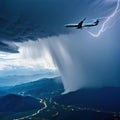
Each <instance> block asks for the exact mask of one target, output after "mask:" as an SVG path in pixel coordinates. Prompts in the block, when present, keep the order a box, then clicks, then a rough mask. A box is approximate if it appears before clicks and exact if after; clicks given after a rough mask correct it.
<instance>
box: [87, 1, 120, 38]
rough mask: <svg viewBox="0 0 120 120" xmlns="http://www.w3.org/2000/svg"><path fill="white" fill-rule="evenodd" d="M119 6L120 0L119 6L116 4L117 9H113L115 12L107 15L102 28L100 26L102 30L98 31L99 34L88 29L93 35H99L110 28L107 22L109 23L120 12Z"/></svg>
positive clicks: (118, 2)
mask: <svg viewBox="0 0 120 120" xmlns="http://www.w3.org/2000/svg"><path fill="white" fill-rule="evenodd" d="M119 6H120V0H117V6H116V8H115V10H114V11H113V13H112V14H111V15H110V16H108V17H106V20H105V21H104V22H103V24H102V26H101V28H100V30H99V31H98V33H97V34H94V33H92V32H90V31H88V33H89V34H90V35H92V36H93V37H99V36H100V35H101V34H102V33H103V32H105V31H106V30H107V29H108V28H110V27H107V25H106V24H107V23H108V22H109V21H110V20H111V19H112V18H113V17H114V16H115V15H116V14H117V13H118V12H120V10H119Z"/></svg>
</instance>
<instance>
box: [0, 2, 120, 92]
mask: <svg viewBox="0 0 120 120" xmlns="http://www.w3.org/2000/svg"><path fill="white" fill-rule="evenodd" d="M119 3H120V2H119V0H104V1H103V0H92V1H91V0H74V1H73V0H51V1H49V0H17V1H16V0H11V1H9V0H0V76H1V77H4V76H8V75H16V74H18V75H19V73H21V74H22V75H25V74H26V75H30V74H36V73H39V74H41V73H42V72H43V71H49V72H51V71H52V72H53V76H54V75H55V74H54V73H57V75H60V76H61V77H62V82H63V85H64V88H65V92H69V91H74V90H77V89H79V88H83V87H96V86H97V87H100V86H119V85H120V81H119V79H120V75H119V73H120V62H119V61H120V55H119V52H120V47H119V43H120V41H119V38H120V35H119V28H120V22H119V19H120V17H119V14H120V12H119V9H120V7H119ZM85 17H86V18H87V19H86V21H85V22H86V23H87V22H91V21H94V20H95V19H99V20H100V24H99V25H98V26H96V27H93V28H85V29H82V30H77V29H68V28H65V27H64V25H65V24H69V23H79V22H80V20H82V19H83V18H85ZM21 71H23V72H21ZM24 71H26V72H24ZM33 71H34V72H33Z"/></svg>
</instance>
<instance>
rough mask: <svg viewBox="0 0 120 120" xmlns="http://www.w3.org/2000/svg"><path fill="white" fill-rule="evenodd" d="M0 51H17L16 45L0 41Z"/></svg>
mask: <svg viewBox="0 0 120 120" xmlns="http://www.w3.org/2000/svg"><path fill="white" fill-rule="evenodd" d="M0 51H3V52H8V51H9V52H10V53H18V47H17V46H16V45H14V44H11V45H10V44H9V43H4V42H0Z"/></svg>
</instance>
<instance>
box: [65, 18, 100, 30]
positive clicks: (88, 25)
mask: <svg viewBox="0 0 120 120" xmlns="http://www.w3.org/2000/svg"><path fill="white" fill-rule="evenodd" d="M85 20H86V18H84V19H83V20H82V21H80V22H79V23H78V24H67V25H65V27H67V28H69V27H75V28H76V29H82V28H84V27H93V26H97V25H98V24H99V20H98V19H97V20H96V21H95V22H94V23H89V24H86V25H83V23H84V21H85Z"/></svg>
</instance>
